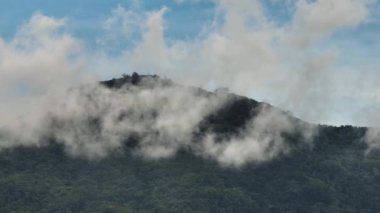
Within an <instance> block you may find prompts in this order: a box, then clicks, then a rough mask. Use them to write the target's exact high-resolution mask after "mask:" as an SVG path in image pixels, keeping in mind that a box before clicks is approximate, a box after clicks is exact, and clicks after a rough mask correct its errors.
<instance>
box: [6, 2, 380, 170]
mask: <svg viewBox="0 0 380 213" xmlns="http://www.w3.org/2000/svg"><path fill="white" fill-rule="evenodd" d="M178 3H179V4H183V3H186V1H179V2H178ZM215 4H216V9H215V20H214V21H213V22H212V23H210V24H205V26H204V30H203V31H202V32H200V33H199V36H197V37H196V38H194V39H190V40H178V39H177V40H171V39H168V38H167V37H166V36H165V27H166V25H165V14H167V13H170V8H167V7H165V6H163V7H162V9H160V10H158V11H148V12H146V11H140V8H139V7H138V1H137V3H136V6H135V7H134V8H131V10H127V9H125V8H123V7H121V6H118V7H116V8H115V10H114V11H110V16H109V17H107V18H106V19H105V20H104V23H102V24H101V25H100V26H102V27H103V28H104V31H105V34H104V36H102V37H99V38H97V43H98V45H99V46H98V47H96V48H88V47H86V45H85V42H83V41H81V40H80V39H79V38H76V37H75V36H74V35H72V34H70V33H69V31H68V30H67V27H68V23H69V22H68V20H67V19H66V18H65V17H63V18H54V17H49V16H46V15H44V14H42V13H38V12H37V13H35V14H34V15H33V16H32V17H31V18H30V19H29V20H28V21H26V22H25V23H24V24H23V25H22V26H20V28H19V30H18V32H17V33H16V34H15V35H14V37H13V38H12V39H10V40H5V39H1V38H0V118H1V119H0V130H1V132H2V135H3V136H2V137H1V139H0V150H1V149H9V148H14V147H17V146H44V145H45V144H44V142H43V140H42V138H44V137H47V136H54V138H56V140H57V141H58V142H59V143H62V144H63V146H64V149H65V150H66V152H67V153H68V154H69V155H72V156H76V157H85V158H88V159H98V158H102V157H106V156H107V155H109V154H110V153H112V152H113V151H115V150H118V149H121V147H122V146H123V142H124V140H125V139H126V138H128V137H130V136H134V135H138V137H139V140H140V141H141V142H140V143H141V145H140V146H139V147H138V148H137V149H136V150H135V153H136V154H137V155H140V156H142V157H144V158H148V159H160V158H164V157H170V156H173V155H174V154H175V153H177V152H178V151H179V150H181V149H187V150H191V151H192V152H193V153H194V154H197V155H199V156H202V157H205V158H211V159H213V160H215V161H217V162H219V163H220V164H222V165H225V166H237V167H239V166H242V165H244V164H246V163H249V162H258V163H260V162H265V161H269V160H272V159H274V158H276V157H278V156H280V155H283V154H289V153H291V151H292V148H291V147H290V146H289V145H288V144H287V143H286V142H285V140H284V138H283V137H284V134H291V133H295V132H296V130H297V131H299V130H301V133H302V134H301V135H302V137H303V139H304V142H305V143H306V144H312V141H313V136H314V135H315V134H317V133H318V129H317V128H316V127H315V125H314V124H313V123H333V124H335V123H334V121H333V120H334V116H335V115H334V113H336V112H337V111H339V109H342V108H348V107H351V106H350V103H348V104H345V103H346V102H344V101H342V100H345V99H346V98H348V97H351V98H352V97H356V96H357V97H358V99H359V100H361V99H363V100H367V101H368V100H371V99H372V98H373V97H374V93H375V92H376V91H377V90H378V87H377V85H376V84H375V83H371V82H374V81H375V80H374V79H377V78H378V77H377V76H376V75H373V73H374V72H375V71H376V70H378V66H376V65H373V66H366V67H370V68H371V69H367V70H363V73H365V74H366V75H362V76H361V77H360V78H359V77H358V75H360V74H357V73H354V72H349V71H347V72H346V73H345V74H341V73H340V72H343V71H346V70H344V68H345V67H342V66H337V64H338V61H339V57H340V52H339V49H337V48H335V47H334V46H333V45H332V47H331V48H329V45H325V46H327V47H325V48H321V47H320V44H323V43H324V42H326V40H328V38H330V37H331V36H333V35H334V33H336V32H339V31H340V30H345V29H353V28H356V27H359V26H360V25H361V24H363V23H365V22H367V21H368V19H369V17H370V16H371V12H372V11H371V10H370V7H371V4H372V1H355V0H318V1H312V2H310V1H304V0H300V1H289V3H287V5H288V8H287V9H288V10H291V11H292V17H291V19H290V21H289V22H286V23H284V24H278V23H275V22H273V21H272V20H271V19H270V17H268V15H267V14H266V13H265V10H264V9H265V8H264V6H263V4H262V3H261V1H258V0H257V1H248V0H244V1H228V0H218V1H215ZM326 11H329V12H326ZM218 17H223V19H222V20H223V21H221V20H220V18H218ZM134 37H137V39H136V40H134V42H133V45H131V46H132V47H127V48H126V49H125V50H123V51H121V53H120V54H117V55H110V54H108V53H107V51H108V50H109V49H108V48H110V47H112V46H113V45H117V43H114V42H115V40H118V39H125V40H127V41H128V40H133V39H134ZM359 67H360V66H359ZM357 68H358V67H351V68H350V70H353V69H357ZM133 71H137V72H139V73H153V74H157V75H159V76H163V77H168V78H170V79H173V80H174V81H175V82H179V83H181V84H184V85H193V86H199V87H202V88H205V89H207V90H214V89H217V88H219V87H227V88H229V90H230V91H231V92H234V93H237V94H241V95H246V96H249V97H252V98H255V99H256V98H257V99H259V100H260V101H266V102H269V103H271V104H274V105H276V106H278V107H279V108H282V109H284V110H287V111H291V112H293V113H294V114H295V115H296V116H297V117H300V118H302V119H304V120H306V121H309V122H310V123H311V124H309V125H305V126H302V127H299V126H297V125H296V124H294V123H293V122H292V121H291V120H289V117H288V116H285V115H284V114H283V113H282V112H278V111H276V110H272V109H268V108H265V107H264V108H262V109H261V110H260V113H259V114H258V116H257V117H256V118H254V119H252V120H251V121H249V122H248V124H247V125H246V127H245V128H244V130H242V132H240V133H239V135H237V136H234V137H232V138H228V139H224V140H222V141H219V140H216V139H215V138H216V136H215V135H213V134H212V133H210V134H208V135H206V136H205V137H204V138H203V139H201V141H198V142H197V143H194V141H193V140H194V139H193V133H194V132H196V131H197V128H198V126H199V123H200V122H201V121H202V120H203V118H204V117H206V116H207V115H209V114H210V113H213V112H215V111H217V110H218V109H220V108H222V107H223V106H225V104H226V103H228V101H229V96H228V95H226V94H220V93H216V94H215V95H212V96H206V95H202V94H199V93H197V92H196V91H194V90H192V89H188V88H187V89H185V88H183V87H179V86H176V85H171V86H165V85H155V87H154V88H152V87H150V86H149V85H150V84H151V83H149V82H145V83H144V82H143V84H147V85H148V86H144V87H133V86H130V87H125V88H121V89H120V90H110V89H107V88H104V87H103V86H101V85H99V84H97V82H98V81H100V80H104V79H106V78H112V77H118V76H120V75H121V74H122V73H132V72H133ZM363 82H368V83H363ZM355 100H356V99H355ZM374 102H375V101H373V102H370V104H368V106H366V107H372V104H373V103H374ZM336 103H342V104H336ZM365 103H367V102H365ZM375 104H376V103H375ZM332 108H333V109H335V108H337V109H336V110H331V109H332ZM365 109H366V108H365V107H364V108H363V107H362V108H358V109H354V110H353V111H354V113H351V114H353V115H351V114H350V113H348V114H347V115H349V118H346V120H350V121H352V122H353V124H356V123H355V122H357V123H359V124H364V125H371V126H373V127H374V129H376V127H378V119H377V118H376V116H373V115H376V114H378V111H377V110H373V111H367V110H365ZM357 114H359V115H360V117H364V118H365V119H363V118H362V119H361V120H360V119H357ZM120 116H121V117H123V118H122V119H121V117H120ZM94 125H95V126H94ZM379 128H380V127H379ZM377 135H378V134H377V133H374V131H368V134H367V136H366V138H365V139H366V141H367V142H368V144H369V146H370V147H371V148H372V147H373V148H376V147H379V146H378V143H377V142H376V141H378V139H377V138H378V136H377Z"/></svg>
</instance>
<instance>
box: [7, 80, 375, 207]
mask: <svg viewBox="0 0 380 213" xmlns="http://www.w3.org/2000/svg"><path fill="white" fill-rule="evenodd" d="M141 78H144V76H138V75H137V76H136V75H134V76H125V77H124V78H121V79H114V80H111V81H106V82H102V85H105V86H107V87H109V88H111V89H116V90H117V89H120V88H122V87H123V86H125V85H130V84H131V85H140V81H141ZM145 78H147V79H156V78H158V77H155V76H145ZM156 81H157V79H156V80H154V81H153V82H156ZM159 81H160V82H161V83H160V84H161V85H171V84H174V83H173V82H171V81H168V80H159ZM152 85H153V86H155V85H156V83H154V84H150V83H148V84H146V83H144V84H142V85H140V86H143V87H146V86H147V87H149V86H152ZM188 89H191V90H196V91H197V93H201V94H202V95H205V96H213V95H215V94H213V93H209V92H206V91H203V90H200V89H197V88H188ZM229 96H230V97H229V99H228V102H227V103H226V104H225V105H223V107H221V108H218V109H217V110H216V111H214V112H211V113H209V114H207V116H206V117H205V118H204V119H202V121H201V122H200V123H199V125H198V128H196V131H195V132H193V134H192V137H193V139H192V143H197V141H198V139H199V138H202V137H204V135H205V134H208V133H212V134H213V135H216V138H218V139H217V140H216V141H217V142H216V143H221V144H223V143H224V140H226V138H227V139H229V138H235V137H240V136H239V134H240V133H241V132H244V131H243V129H245V128H248V127H247V123H249V122H250V120H251V119H252V117H257V116H259V114H258V113H259V109H260V107H262V106H263V105H265V106H266V107H271V106H269V105H267V104H265V103H260V102H257V101H254V100H251V99H248V98H245V97H240V96H235V95H232V94H229ZM276 110H277V109H276ZM281 113H283V112H281ZM285 115H286V116H290V115H288V114H286V113H285ZM289 119H290V120H291V122H292V123H296V125H295V126H296V127H297V128H298V127H301V126H304V125H311V124H307V123H305V122H303V121H300V120H299V119H296V118H292V117H290V118H289ZM95 120H96V119H95ZM94 122H95V121H94ZM95 123H96V122H95ZM254 124H255V125H257V123H254ZM95 126H96V125H95ZM318 130H319V131H318V134H317V135H316V136H315V137H314V139H313V143H312V144H311V145H310V144H308V143H304V142H303V141H304V140H305V139H304V138H303V137H302V136H301V133H300V132H299V131H298V129H296V130H295V131H291V132H285V133H284V134H283V135H284V138H285V139H284V140H285V142H286V144H288V145H289V146H290V147H292V150H291V152H280V153H277V155H276V157H274V158H270V159H268V160H265V161H249V162H247V163H246V164H244V165H241V166H239V167H230V166H227V167H226V166H223V165H221V164H220V163H219V161H218V160H215V159H214V158H212V157H210V156H209V157H207V156H206V157H202V155H198V153H197V152H194V151H193V150H191V149H188V148H187V146H184V147H182V148H180V149H179V150H178V151H177V153H176V154H175V155H172V156H171V157H168V158H163V159H159V160H154V159H153V160H152V159H147V158H145V157H142V156H141V155H138V154H136V152H134V150H135V149H138V147H139V146H141V144H140V143H142V142H141V141H140V139H141V136H136V137H128V138H126V139H125V146H124V147H122V148H120V149H115V150H112V152H111V153H110V154H109V155H107V156H105V157H104V158H99V159H92V160H88V159H87V158H83V157H80V156H79V157H78V156H74V157H73V156H70V155H69V154H68V153H67V149H66V148H65V144H62V143H59V142H57V141H55V140H54V138H50V139H49V140H51V141H50V142H49V143H47V144H48V145H44V146H42V147H33V146H32V147H28V146H27V147H22V146H20V147H14V148H12V149H5V150H3V151H2V152H0V165H1V169H0V211H1V212H31V211H32V212H378V211H379V210H380V202H379V196H378V192H379V191H380V171H379V166H380V153H379V152H378V151H372V152H370V153H369V154H368V155H365V151H366V149H367V145H366V144H365V143H364V142H363V141H362V138H363V136H364V134H365V132H366V129H365V128H357V127H351V126H342V127H331V126H319V127H318Z"/></svg>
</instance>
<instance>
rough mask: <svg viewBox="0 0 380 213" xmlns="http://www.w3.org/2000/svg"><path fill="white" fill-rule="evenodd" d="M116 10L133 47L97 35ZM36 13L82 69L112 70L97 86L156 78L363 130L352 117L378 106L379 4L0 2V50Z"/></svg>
mask: <svg viewBox="0 0 380 213" xmlns="http://www.w3.org/2000/svg"><path fill="white" fill-rule="evenodd" d="M256 2H259V3H260V4H256ZM300 2H301V3H302V2H303V4H301V3H300ZM363 2H368V3H363ZM329 5H330V6H331V7H330V6H329ZM334 5H335V7H334ZM164 7H165V8H168V10H166V11H165V12H163V13H162V14H160V13H159V12H158V11H160V10H161V9H162V8H164ZM117 8H122V13H125V14H127V13H129V12H131V11H132V12H133V14H134V16H135V17H138V18H141V19H142V21H138V22H136V23H134V25H135V26H134V27H131V29H132V30H136V31H137V32H133V36H132V37H128V38H125V39H124V37H123V36H125V35H113V36H111V37H107V36H109V35H110V34H113V33H114V34H116V32H117V31H118V27H117V26H116V27H115V28H112V29H109V30H108V31H106V30H105V29H104V23H105V22H106V21H107V20H108V19H110V17H112V16H113V14H114V13H113V11H115V10H117ZM321 8H322V9H321ZM326 8H328V9H331V11H332V12H331V11H330V12H331V13H332V14H331V13H330V14H329V15H325V11H324V10H325V9H326ZM342 8H343V9H342ZM356 9H357V11H356ZM305 11H306V12H305ZM361 12H362V16H359V15H357V14H360V13H361ZM37 13H39V14H42V15H43V16H46V17H49V18H52V19H54V20H59V19H61V18H65V19H66V23H65V25H64V29H63V31H64V32H65V33H68V34H69V35H70V36H71V37H72V38H75V39H77V40H80V43H81V44H82V45H83V46H84V49H85V52H86V53H85V56H83V58H86V59H88V61H87V63H92V62H96V63H94V64H95V65H93V66H89V68H88V69H91V68H93V69H95V68H96V69H100V68H104V69H106V68H107V67H109V68H110V69H115V70H119V71H117V72H114V73H100V72H102V71H99V70H97V71H96V72H97V74H99V73H100V76H102V78H108V77H111V76H114V77H117V76H118V75H120V74H121V72H123V71H121V70H124V71H125V72H132V71H139V72H157V74H160V75H164V76H167V77H170V78H174V79H175V80H178V81H182V82H185V83H189V84H195V85H199V86H203V87H205V88H210V89H213V88H215V87H222V86H226V87H229V88H230V89H231V90H232V91H233V92H236V93H239V94H242V95H247V96H250V97H252V98H256V99H259V100H263V101H268V102H271V103H273V104H274V105H278V106H280V107H282V108H284V109H286V110H290V111H292V112H294V114H295V115H297V116H300V117H302V118H304V119H306V120H311V121H315V122H323V123H330V124H344V123H352V124H358V125H361V124H365V125H371V124H372V122H369V121H362V120H360V119H357V117H360V116H362V115H363V116H370V115H367V114H365V112H368V111H374V109H376V108H377V104H378V102H380V101H378V100H374V98H373V97H377V93H379V92H380V86H378V85H377V83H376V82H378V81H377V80H380V73H379V72H380V69H379V68H380V63H379V62H378V58H379V57H380V37H379V36H378V35H379V34H380V3H379V1H378V0H369V1H367V0H336V1H332V0H313V1H309V0H284V1H280V0H268V1H259V0H242V1H229V0H213V1H212V0H176V1H175V0H146V1H143V0H134V1H118V0H81V1H78V0H66V1H46V0H2V1H1V7H0V37H1V38H2V40H4V41H5V42H6V43H10V44H11V42H12V40H13V39H14V38H15V37H17V36H16V35H17V33H18V32H19V31H20V28H22V26H25V25H27V24H28V23H29V21H30V20H31V18H32V17H33V16H34V15H35V14H37ZM156 13H157V14H156ZM311 13H313V15H311ZM154 14H156V15H157V16H154ZM326 14H327V12H326ZM161 15H162V19H163V23H161V20H160V16H161ZM325 16H328V17H329V18H330V19H331V20H325V19H324V17H325ZM149 17H151V21H152V26H149V25H148V24H149V20H150V18H149ZM263 17H264V21H263V20H261V19H262V18H263ZM246 19H247V20H248V21H247V20H246ZM241 20H244V21H241ZM242 23H243V24H242ZM331 23H332V24H331ZM161 24H162V25H163V27H164V32H163V41H161V40H160V32H159V29H160V28H159V27H160V25H161ZM239 24H242V27H241V26H240V25H239ZM119 28H121V26H120V27H119ZM156 28H157V29H156ZM155 30H156V31H155ZM110 31H111V32H110ZM112 31H113V32H112ZM149 32H151V35H150V34H149ZM149 36H152V38H151V39H152V40H153V43H154V44H153V43H152V41H148V40H149V39H148V38H150V37H149ZM154 36H157V38H155V37H154ZM110 38H113V39H114V41H109V40H110ZM144 38H145V40H147V41H145V42H144ZM268 38H269V39H268ZM155 39H156V40H155ZM99 41H101V42H99ZM302 42H306V43H302ZM155 43H157V45H156V44H155ZM277 43H280V45H278V46H277ZM101 44H102V45H101ZM149 45H153V46H149ZM105 46H107V47H112V48H105ZM149 48H151V49H150V50H151V52H150V51H149V50H146V49H149ZM155 51H157V52H155ZM100 52H101V53H102V54H105V55H106V56H102V57H101V58H99V57H98V56H99V55H101V54H100ZM163 52H164V53H165V54H164V55H165V56H162V58H161V55H160V54H161V53H163ZM273 52H274V53H273ZM150 54H151V57H149V55H150ZM178 55H180V56H181V57H179V56H178ZM145 56H146V57H145ZM154 57H156V58H159V60H155V59H154ZM126 58H127V59H126ZM186 59H188V60H186ZM103 62H104V63H103ZM293 69H294V70H293ZM152 70H154V71H152ZM220 70H222V71H220ZM295 70H298V71H295ZM0 74H1V73H0ZM115 75H116V76H115ZM279 76H281V77H279ZM0 77H1V76H0ZM189 79H191V80H189ZM307 81H312V82H311V83H310V84H309V83H305V82H307ZM284 82H287V83H284ZM294 82H295V83H294ZM321 82H322V83H321ZM327 82H328V83H327ZM0 83H1V82H0ZM324 83H326V85H325V84H324ZM303 87H304V88H303ZM300 91H302V93H301V92H300ZM290 103H291V104H290ZM310 107H312V108H310ZM369 109H370V110H369ZM375 111H376V110H375ZM363 116H362V117H363Z"/></svg>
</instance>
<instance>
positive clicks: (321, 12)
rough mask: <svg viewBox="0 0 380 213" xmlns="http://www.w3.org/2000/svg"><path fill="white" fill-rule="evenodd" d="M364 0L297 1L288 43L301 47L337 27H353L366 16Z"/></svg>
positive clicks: (326, 35) (328, 34)
mask: <svg viewBox="0 0 380 213" xmlns="http://www.w3.org/2000/svg"><path fill="white" fill-rule="evenodd" d="M369 3H370V2H369V1H366V0H319V1H312V2H310V1H306V0H301V1H298V3H297V9H296V11H295V15H294V20H293V23H292V26H291V28H292V29H291V31H292V32H291V35H289V39H290V42H291V43H293V44H294V45H295V46H298V47H305V46H308V45H311V44H313V43H314V42H316V41H318V40H320V39H323V38H325V37H328V36H330V35H331V34H332V33H333V32H334V31H336V30H337V29H342V28H350V27H356V26H358V25H359V24H360V23H362V22H363V21H365V20H366V19H367V17H368V13H369V9H368V4H369Z"/></svg>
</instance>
